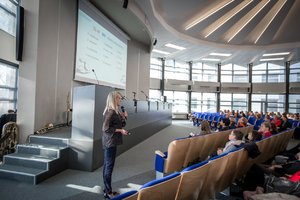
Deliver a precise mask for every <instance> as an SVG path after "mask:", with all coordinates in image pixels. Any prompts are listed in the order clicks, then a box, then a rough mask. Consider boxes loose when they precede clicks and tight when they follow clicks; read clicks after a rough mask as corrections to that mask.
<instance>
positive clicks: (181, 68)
mask: <svg viewBox="0 0 300 200" xmlns="http://www.w3.org/2000/svg"><path fill="white" fill-rule="evenodd" d="M165 79H176V80H189V79H190V67H189V64H188V63H183V62H175V61H174V60H166V62H165Z"/></svg>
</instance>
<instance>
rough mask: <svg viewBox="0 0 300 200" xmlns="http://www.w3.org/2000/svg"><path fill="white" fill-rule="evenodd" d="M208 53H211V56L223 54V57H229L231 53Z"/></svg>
mask: <svg viewBox="0 0 300 200" xmlns="http://www.w3.org/2000/svg"><path fill="white" fill-rule="evenodd" d="M209 55H211V56H223V57H229V56H231V55H232V54H230V53H210V54H209Z"/></svg>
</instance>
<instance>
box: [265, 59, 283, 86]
mask: <svg viewBox="0 0 300 200" xmlns="http://www.w3.org/2000/svg"><path fill="white" fill-rule="evenodd" d="M284 76H285V66H283V65H277V64H273V63H268V83H279V82H284V81H285V78H284Z"/></svg>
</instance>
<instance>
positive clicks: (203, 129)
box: [189, 120, 211, 137]
mask: <svg viewBox="0 0 300 200" xmlns="http://www.w3.org/2000/svg"><path fill="white" fill-rule="evenodd" d="M209 133H211V129H210V125H209V123H208V121H207V120H203V121H201V123H200V133H199V134H195V133H190V134H189V136H191V137H193V136H196V135H206V134H209Z"/></svg>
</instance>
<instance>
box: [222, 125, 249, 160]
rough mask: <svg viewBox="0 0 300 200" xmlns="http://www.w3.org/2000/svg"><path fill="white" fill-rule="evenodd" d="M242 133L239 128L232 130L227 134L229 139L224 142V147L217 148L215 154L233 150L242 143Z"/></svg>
mask: <svg viewBox="0 0 300 200" xmlns="http://www.w3.org/2000/svg"><path fill="white" fill-rule="evenodd" d="M243 136H244V134H243V133H242V132H241V131H239V130H236V129H235V130H233V131H231V133H230V134H229V136H228V139H229V141H228V142H227V143H226V145H225V147H224V148H223V149H222V148H219V149H218V151H217V154H218V155H220V154H222V153H228V152H230V151H233V150H235V149H237V148H239V147H240V146H242V145H243V144H244V141H243Z"/></svg>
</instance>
